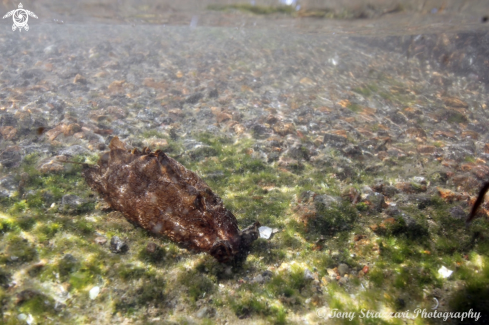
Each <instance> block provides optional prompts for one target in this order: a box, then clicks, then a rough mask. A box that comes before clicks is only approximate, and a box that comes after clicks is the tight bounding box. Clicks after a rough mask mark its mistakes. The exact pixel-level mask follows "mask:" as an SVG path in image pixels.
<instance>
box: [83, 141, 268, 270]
mask: <svg viewBox="0 0 489 325" xmlns="http://www.w3.org/2000/svg"><path fill="white" fill-rule="evenodd" d="M109 149H110V152H106V153H104V154H103V155H102V156H101V157H100V159H99V162H98V164H97V165H94V166H90V165H84V168H83V176H84V178H85V180H86V182H87V183H88V185H89V186H90V187H91V188H92V189H93V190H95V191H97V192H98V193H99V194H100V195H102V197H103V198H104V200H105V201H106V202H107V203H108V204H109V205H110V207H111V208H112V209H114V210H117V211H120V212H122V213H123V214H124V216H125V217H126V219H127V220H128V221H130V222H132V223H134V224H136V225H138V226H140V227H142V228H144V229H146V230H147V231H150V232H151V233H153V234H156V235H164V236H167V237H169V238H170V239H171V240H172V241H174V242H176V243H179V244H182V245H183V246H184V247H186V248H188V249H191V250H195V251H198V252H207V253H209V254H210V255H212V256H214V257H215V258H216V259H217V260H218V261H219V262H229V261H242V260H244V259H245V258H246V256H247V254H248V250H249V248H250V245H251V243H252V242H253V241H254V240H255V239H257V238H258V227H259V223H258V222H255V223H254V224H253V225H251V226H249V227H248V228H246V229H244V230H243V231H240V230H239V228H238V224H237V220H236V218H235V216H234V215H233V214H232V213H231V211H229V210H227V209H226V208H225V207H224V205H223V204H222V201H221V199H220V198H219V196H217V195H216V194H214V193H213V192H212V190H211V189H210V188H209V186H208V185H207V184H206V183H205V182H204V181H203V180H202V179H200V178H199V177H198V176H197V174H195V173H194V172H192V171H190V170H188V169H186V168H185V167H184V166H183V165H181V164H180V163H178V162H177V161H176V160H174V159H172V158H170V157H168V156H167V155H166V154H165V153H163V152H162V151H160V150H157V151H155V152H151V150H150V149H148V148H144V149H143V151H142V152H141V151H139V150H138V149H133V150H132V151H129V150H127V149H126V147H125V145H124V143H123V142H121V141H120V140H119V138H117V137H115V138H114V139H112V141H111V142H110V145H109Z"/></svg>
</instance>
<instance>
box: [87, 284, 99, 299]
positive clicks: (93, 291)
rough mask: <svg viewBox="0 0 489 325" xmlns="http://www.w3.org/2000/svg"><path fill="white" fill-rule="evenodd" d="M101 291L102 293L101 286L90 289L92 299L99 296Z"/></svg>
mask: <svg viewBox="0 0 489 325" xmlns="http://www.w3.org/2000/svg"><path fill="white" fill-rule="evenodd" d="M99 293H100V287H93V288H92V289H90V292H89V293H88V295H89V296H90V299H92V300H94V299H95V298H97V296H98V294H99Z"/></svg>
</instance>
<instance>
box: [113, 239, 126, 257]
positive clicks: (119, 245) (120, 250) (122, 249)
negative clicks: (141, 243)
mask: <svg viewBox="0 0 489 325" xmlns="http://www.w3.org/2000/svg"><path fill="white" fill-rule="evenodd" d="M128 250H129V246H128V245H127V244H126V242H124V241H123V240H121V239H120V238H119V237H118V236H114V237H112V238H111V239H110V251H111V252H112V253H116V254H124V253H126V252H127V251H128Z"/></svg>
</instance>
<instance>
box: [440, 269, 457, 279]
mask: <svg viewBox="0 0 489 325" xmlns="http://www.w3.org/2000/svg"><path fill="white" fill-rule="evenodd" d="M452 273H453V271H451V270H449V269H447V268H446V267H444V266H442V267H440V269H439V270H438V274H439V275H440V276H441V277H442V278H444V279H446V278H448V277H449V276H450V275H452Z"/></svg>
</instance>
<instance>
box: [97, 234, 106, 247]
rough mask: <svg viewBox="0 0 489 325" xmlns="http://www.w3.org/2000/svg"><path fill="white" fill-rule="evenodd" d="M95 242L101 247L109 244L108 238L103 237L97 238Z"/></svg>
mask: <svg viewBox="0 0 489 325" xmlns="http://www.w3.org/2000/svg"><path fill="white" fill-rule="evenodd" d="M94 242H95V243H96V244H99V245H105V243H106V242H107V238H105V237H101V236H99V237H95V239H94Z"/></svg>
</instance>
